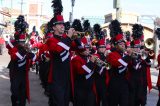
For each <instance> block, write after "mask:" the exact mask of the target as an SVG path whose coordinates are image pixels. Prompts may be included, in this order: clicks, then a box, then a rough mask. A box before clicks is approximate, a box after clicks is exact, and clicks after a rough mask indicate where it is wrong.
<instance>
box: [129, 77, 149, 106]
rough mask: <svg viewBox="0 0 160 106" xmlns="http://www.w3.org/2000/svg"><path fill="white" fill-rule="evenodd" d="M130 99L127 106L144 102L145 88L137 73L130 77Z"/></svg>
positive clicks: (138, 105)
mask: <svg viewBox="0 0 160 106" xmlns="http://www.w3.org/2000/svg"><path fill="white" fill-rule="evenodd" d="M129 85H130V86H129V87H130V101H129V106H140V105H145V104H146V102H145V101H146V97H145V95H146V90H145V88H144V86H143V84H142V83H141V78H140V77H138V75H135V76H132V77H131V79H130V84H129Z"/></svg>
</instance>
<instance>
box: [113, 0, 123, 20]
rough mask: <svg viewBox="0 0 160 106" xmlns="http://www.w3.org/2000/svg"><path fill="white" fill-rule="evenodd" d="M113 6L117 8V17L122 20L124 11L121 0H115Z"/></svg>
mask: <svg viewBox="0 0 160 106" xmlns="http://www.w3.org/2000/svg"><path fill="white" fill-rule="evenodd" d="M113 8H114V9H116V19H117V20H118V21H120V19H121V12H122V8H121V3H120V0H113Z"/></svg>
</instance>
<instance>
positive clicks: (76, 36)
mask: <svg viewBox="0 0 160 106" xmlns="http://www.w3.org/2000/svg"><path fill="white" fill-rule="evenodd" d="M84 35H85V32H78V31H76V34H74V35H73V36H72V39H76V38H82V37H83V36H84Z"/></svg>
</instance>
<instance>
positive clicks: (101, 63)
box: [89, 54, 111, 70]
mask: <svg viewBox="0 0 160 106" xmlns="http://www.w3.org/2000/svg"><path fill="white" fill-rule="evenodd" d="M89 56H92V55H91V54H89ZM94 58H95V61H94V63H95V64H96V65H97V66H99V67H102V66H105V67H106V69H107V70H109V69H111V65H110V64H109V63H107V62H104V61H102V60H101V59H100V58H98V57H97V56H94Z"/></svg>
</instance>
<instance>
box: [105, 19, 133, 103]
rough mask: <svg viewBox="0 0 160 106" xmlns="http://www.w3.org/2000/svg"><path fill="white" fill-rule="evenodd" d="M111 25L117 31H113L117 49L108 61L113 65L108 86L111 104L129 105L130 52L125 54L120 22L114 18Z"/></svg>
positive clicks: (110, 54) (109, 56) (108, 57)
mask: <svg viewBox="0 0 160 106" xmlns="http://www.w3.org/2000/svg"><path fill="white" fill-rule="evenodd" d="M110 27H112V28H114V29H115V30H116V31H114V33H112V34H113V39H114V44H115V49H114V51H112V52H111V53H109V54H108V56H107V62H108V63H109V64H110V65H111V69H110V70H109V74H110V81H109V86H108V89H109V106H118V105H119V106H128V103H129V85H128V79H127V77H126V76H127V73H128V65H129V63H130V52H128V54H125V50H126V46H125V41H124V39H123V34H122V30H121V28H120V23H119V22H118V21H117V20H113V21H112V22H111V25H110ZM112 28H111V29H112ZM112 31H113V30H112Z"/></svg>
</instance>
